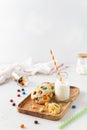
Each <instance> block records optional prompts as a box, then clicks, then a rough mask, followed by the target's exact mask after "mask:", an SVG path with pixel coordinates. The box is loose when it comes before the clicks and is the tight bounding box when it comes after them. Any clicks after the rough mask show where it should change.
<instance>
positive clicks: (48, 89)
mask: <svg viewBox="0 0 87 130" xmlns="http://www.w3.org/2000/svg"><path fill="white" fill-rule="evenodd" d="M53 96H54V84H53V83H48V82H44V83H42V84H41V85H39V86H37V87H36V88H35V89H34V90H33V92H32V93H31V99H33V100H34V101H35V102H36V103H38V104H45V102H49V101H50V100H51V99H52V97H53Z"/></svg>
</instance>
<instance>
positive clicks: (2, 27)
mask: <svg viewBox="0 0 87 130" xmlns="http://www.w3.org/2000/svg"><path fill="white" fill-rule="evenodd" d="M50 48H52V49H53V51H54V54H55V57H56V59H58V60H60V61H64V62H69V63H75V62H76V55H77V53H79V52H86V53H87V1H86V0H72V1H70V0H1V1H0V63H8V62H15V61H22V60H24V59H26V58H27V57H30V56H31V57H32V58H33V59H34V61H48V60H50V54H49V49H50Z"/></svg>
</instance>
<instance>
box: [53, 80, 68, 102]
mask: <svg viewBox="0 0 87 130" xmlns="http://www.w3.org/2000/svg"><path fill="white" fill-rule="evenodd" d="M69 97H70V85H69V82H68V81H67V79H64V80H63V81H60V80H59V79H58V78H57V80H56V82H55V98H56V100H57V101H67V100H68V99H69Z"/></svg>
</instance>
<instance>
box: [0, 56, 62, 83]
mask: <svg viewBox="0 0 87 130" xmlns="http://www.w3.org/2000/svg"><path fill="white" fill-rule="evenodd" d="M56 62H57V61H56ZM57 66H58V67H59V68H63V67H64V64H59V63H58V62H57ZM12 72H16V73H17V74H21V75H28V76H29V75H35V74H37V73H41V74H52V73H53V72H55V67H54V64H53V62H52V61H49V62H46V63H37V64H33V62H32V59H31V58H29V59H27V60H25V61H24V62H22V63H15V64H7V65H0V84H3V83H4V82H6V81H7V80H8V79H10V78H11V77H12V75H11V74H12Z"/></svg>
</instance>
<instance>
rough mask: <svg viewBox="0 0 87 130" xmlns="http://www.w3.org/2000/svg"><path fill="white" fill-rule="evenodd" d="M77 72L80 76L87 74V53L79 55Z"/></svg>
mask: <svg viewBox="0 0 87 130" xmlns="http://www.w3.org/2000/svg"><path fill="white" fill-rule="evenodd" d="M76 72H77V73H78V74H83V75H85V74H87V53H80V54H78V60H77V66H76Z"/></svg>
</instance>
